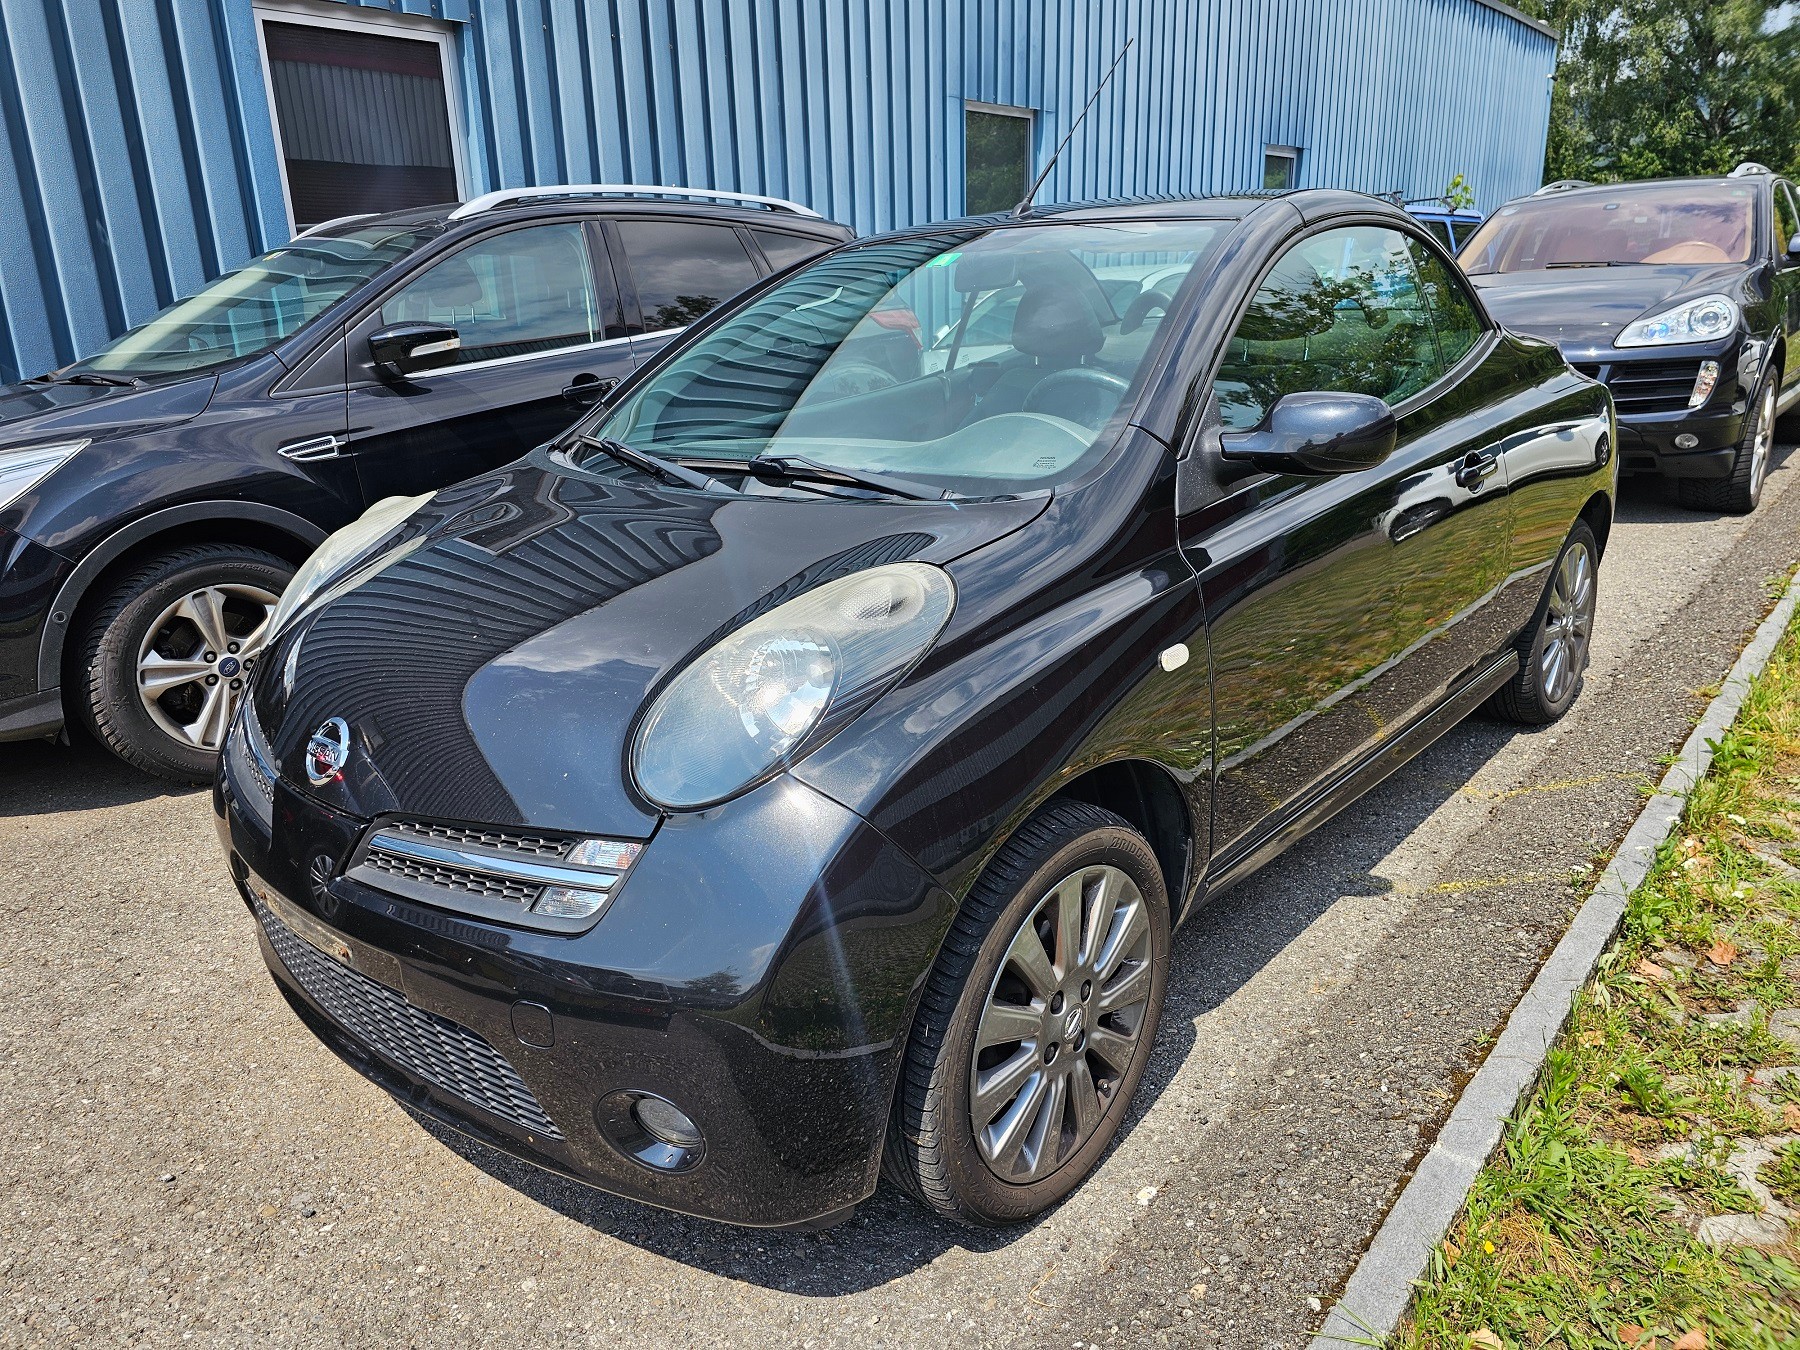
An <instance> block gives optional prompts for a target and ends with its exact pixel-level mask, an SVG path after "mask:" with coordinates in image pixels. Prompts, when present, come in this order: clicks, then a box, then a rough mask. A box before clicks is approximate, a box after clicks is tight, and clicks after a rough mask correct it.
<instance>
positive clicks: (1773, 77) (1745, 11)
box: [1519, 0, 1800, 181]
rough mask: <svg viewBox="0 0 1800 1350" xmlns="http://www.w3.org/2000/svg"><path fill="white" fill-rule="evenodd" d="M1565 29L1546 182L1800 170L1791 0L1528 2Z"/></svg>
mask: <svg viewBox="0 0 1800 1350" xmlns="http://www.w3.org/2000/svg"><path fill="white" fill-rule="evenodd" d="M1519 4H1520V7H1521V8H1522V9H1524V10H1526V11H1527V12H1529V13H1531V14H1533V15H1534V16H1535V17H1537V18H1541V19H1543V20H1544V21H1545V22H1546V23H1548V24H1550V25H1551V26H1552V27H1554V28H1556V29H1557V30H1558V31H1559V32H1560V33H1561V34H1562V52H1561V56H1560V58H1559V60H1558V63H1557V69H1556V86H1555V92H1554V94H1553V95H1552V98H1551V104H1550V139H1549V146H1548V148H1547V150H1546V153H1545V156H1544V176H1545V177H1546V178H1547V179H1556V178H1591V179H1596V180H1600V181H1607V180H1619V179H1636V178H1656V177H1665V176H1669V175H1678V174H1705V173H1723V172H1725V171H1727V170H1729V169H1730V168H1731V167H1732V166H1733V165H1735V164H1737V163H1738V162H1740V161H1741V160H1746V159H1753V160H1759V161H1761V162H1762V163H1765V164H1768V165H1770V166H1772V167H1774V168H1776V169H1778V170H1784V171H1785V170H1790V169H1793V168H1795V167H1796V165H1797V163H1800V12H1797V10H1796V7H1795V6H1794V5H1791V4H1787V3H1783V2H1782V0H1519Z"/></svg>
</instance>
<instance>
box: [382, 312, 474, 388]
mask: <svg viewBox="0 0 1800 1350" xmlns="http://www.w3.org/2000/svg"><path fill="white" fill-rule="evenodd" d="M461 346H462V337H461V335H460V334H458V333H457V331H456V330H455V329H454V328H446V327H445V326H444V325H443V324H441V323H390V324H389V325H388V326H387V327H386V328H377V329H376V330H375V331H374V332H373V333H370V334H369V355H370V356H371V357H373V358H374V360H375V365H376V368H377V369H379V370H380V371H381V372H382V373H383V374H384V375H388V376H393V377H398V376H405V375H411V374H412V373H413V372H414V371H419V370H431V369H433V368H434V367H437V366H447V365H450V364H451V363H452V362H454V361H455V360H456V355H455V353H456V350H457V348H459V347H461Z"/></svg>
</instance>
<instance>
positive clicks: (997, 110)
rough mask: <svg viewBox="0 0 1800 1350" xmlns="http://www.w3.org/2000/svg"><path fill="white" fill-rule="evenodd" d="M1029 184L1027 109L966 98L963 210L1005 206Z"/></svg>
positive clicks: (982, 212) (980, 213)
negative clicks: (968, 102) (971, 101)
mask: <svg viewBox="0 0 1800 1350" xmlns="http://www.w3.org/2000/svg"><path fill="white" fill-rule="evenodd" d="M1030 187H1031V109H1029V108H1007V107H1001V106H999V105H997V104H993V103H970V104H967V105H965V107H964V109H963V210H965V211H967V212H968V213H969V214H970V215H972V216H984V215H987V214H988V213H989V212H990V211H1010V210H1012V209H1013V207H1015V206H1017V205H1018V204H1019V203H1020V202H1021V201H1023V200H1024V199H1025V193H1026V190H1027V189H1029V188H1030Z"/></svg>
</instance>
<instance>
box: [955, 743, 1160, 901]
mask: <svg viewBox="0 0 1800 1350" xmlns="http://www.w3.org/2000/svg"><path fill="white" fill-rule="evenodd" d="M1059 801H1079V802H1086V803H1087V804H1088V805H1090V806H1098V807H1100V808H1101V809H1102V810H1106V811H1111V812H1112V813H1113V814H1114V815H1117V816H1120V817H1123V818H1124V819H1125V820H1126V821H1127V822H1128V823H1129V824H1130V825H1131V826H1132V828H1133V829H1135V830H1137V832H1138V833H1139V834H1141V835H1143V836H1144V838H1145V840H1147V841H1148V842H1149V845H1150V849H1151V852H1153V853H1155V854H1156V860H1157V862H1158V863H1159V864H1161V866H1162V874H1163V886H1164V889H1165V890H1167V892H1168V899H1169V922H1170V924H1171V925H1173V924H1174V922H1175V920H1176V919H1177V918H1179V917H1180V915H1181V910H1182V902H1183V900H1184V899H1185V898H1186V896H1187V887H1188V882H1189V880H1190V879H1191V878H1192V876H1193V871H1194V839H1195V830H1194V817H1193V811H1192V810H1191V809H1190V807H1189V806H1188V802H1187V798H1186V796H1185V795H1184V794H1183V792H1182V790H1181V787H1180V785H1179V784H1178V783H1177V782H1176V781H1175V776H1174V775H1173V774H1171V773H1170V772H1169V770H1167V769H1166V768H1164V767H1163V766H1162V765H1160V764H1157V763H1155V762H1153V761H1151V760H1147V759H1115V760H1111V761H1108V762H1107V763H1105V764H1099V765H1095V766H1094V767H1093V768H1090V769H1087V770H1084V771H1083V772H1081V773H1079V774H1077V775H1076V776H1075V777H1074V778H1071V779H1070V780H1069V781H1067V782H1066V783H1063V784H1061V785H1059V786H1058V787H1057V788H1056V789H1055V790H1054V791H1052V792H1050V793H1049V794H1048V795H1046V796H1045V797H1044V798H1043V800H1041V801H1038V802H1035V803H1033V804H1032V807H1031V809H1030V810H1029V811H1027V812H1026V813H1025V814H1024V815H1023V816H1022V817H1021V818H1020V820H1019V822H1018V825H1015V826H1014V827H1013V829H1011V830H1008V831H1006V832H1005V834H1004V835H1003V836H1001V837H999V838H997V839H996V840H995V845H994V852H996V853H997V852H998V851H999V849H1000V848H1002V847H1004V846H1005V843H1006V840H1007V839H1010V838H1011V837H1012V836H1013V834H1015V833H1016V832H1017V830H1018V826H1019V825H1023V824H1024V823H1025V821H1027V820H1029V819H1030V818H1031V817H1032V816H1034V815H1036V814H1037V813H1038V812H1039V811H1041V810H1042V809H1043V808H1044V807H1046V806H1049V805H1051V804H1052V803H1054V802H1059ZM991 856H992V855H991V854H990V857H991ZM981 870H983V871H985V870H986V866H985V862H984V864H983V868H982V869H981ZM976 875H977V876H979V875H980V873H979V872H977V873H976Z"/></svg>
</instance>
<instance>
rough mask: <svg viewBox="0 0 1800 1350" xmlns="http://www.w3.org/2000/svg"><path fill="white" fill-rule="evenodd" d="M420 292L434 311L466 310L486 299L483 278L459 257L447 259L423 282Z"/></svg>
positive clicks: (425, 277)
mask: <svg viewBox="0 0 1800 1350" xmlns="http://www.w3.org/2000/svg"><path fill="white" fill-rule="evenodd" d="M419 291H420V293H421V294H423V295H424V296H425V299H426V303H427V304H428V305H429V306H430V307H431V308H432V309H434V310H438V309H467V308H468V307H469V306H471V305H479V304H480V303H481V302H482V300H483V299H485V298H486V293H485V292H484V291H483V290H482V289H481V278H480V277H478V276H476V275H475V269H474V268H473V267H471V266H469V260H468V259H467V258H464V257H461V256H460V255H459V256H457V257H454V258H446V259H444V261H443V262H441V263H439V264H438V265H437V266H436V267H434V268H432V269H431V270H430V271H429V272H427V273H426V274H425V275H424V276H423V277H422V278H420V286H419Z"/></svg>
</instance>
